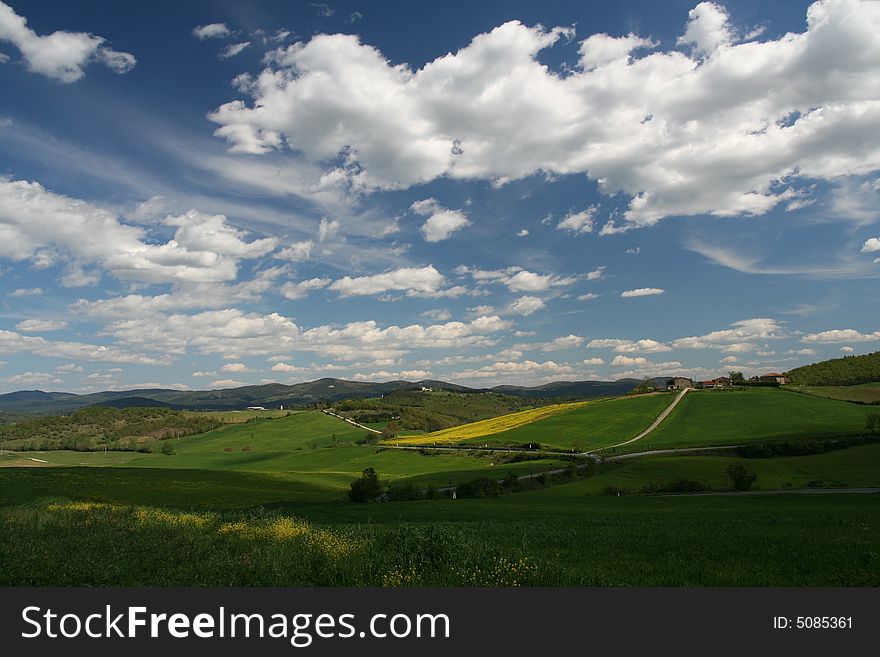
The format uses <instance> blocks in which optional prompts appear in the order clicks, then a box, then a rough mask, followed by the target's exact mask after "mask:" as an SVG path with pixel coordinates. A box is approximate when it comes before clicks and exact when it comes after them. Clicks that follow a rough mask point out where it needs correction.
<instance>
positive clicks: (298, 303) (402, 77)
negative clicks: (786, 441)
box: [0, 0, 880, 392]
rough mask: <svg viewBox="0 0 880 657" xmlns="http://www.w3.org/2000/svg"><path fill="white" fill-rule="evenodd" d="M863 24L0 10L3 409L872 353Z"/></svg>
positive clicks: (678, 5)
mask: <svg viewBox="0 0 880 657" xmlns="http://www.w3.org/2000/svg"><path fill="white" fill-rule="evenodd" d="M878 208H880V3H878V2H876V1H861V2H858V1H856V0H825V1H823V2H816V3H812V4H810V3H807V2H786V3H776V2H759V1H757V0H755V1H750V2H735V3H734V2H730V3H727V4H714V3H708V2H704V3H699V4H698V3H696V2H678V1H668V2H620V3H569V2H540V3H537V2H503V3H502V2H481V3H455V2H449V3H442V4H439V3H413V2H383V3H357V2H352V3H339V2H336V3H330V4H319V3H309V2H299V3H296V2H249V3H239V2H188V3H173V2H152V3H126V4H125V5H124V6H120V5H119V3H110V2H88V3H65V2H47V1H40V2H32V1H26V0H13V1H11V2H10V1H7V0H3V1H0V391H10V390H17V389H29V388H40V389H44V390H48V389H52V390H67V391H73V392H88V391H96V390H104V389H114V388H129V387H136V386H147V385H149V386H155V385H160V386H168V387H180V388H193V389H205V388H219V387H231V386H236V385H243V384H252V383H262V382H268V381H278V382H284V383H294V382H300V381H307V380H312V379H315V378H320V377H323V376H333V377H339V378H353V379H362V380H376V381H381V380H390V379H397V378H404V379H409V380H418V379H422V378H436V379H444V380H450V381H455V382H459V383H463V384H466V385H475V386H491V385H497V384H502V383H505V384H506V383H513V384H540V383H544V382H547V381H554V380H564V379H569V380H575V379H577V380H581V379H617V378H622V377H624V376H632V377H643V376H654V375H660V374H684V375H689V376H693V377H695V378H698V379H704V378H710V377H712V376H716V375H719V374H722V373H724V372H726V371H728V370H730V369H738V370H742V371H743V372H745V373H746V374H747V375H750V374H753V373H763V372H769V371H784V370H786V369H791V368H792V367H795V366H797V365H800V364H804V363H809V362H814V361H817V360H823V359H826V358H833V357H839V356H841V355H845V354H859V353H868V352H871V351H874V350H876V349H877V347H878V343H880V313H878V312H877V307H878V296H880V295H878V289H880V286H878V274H880V210H878Z"/></svg>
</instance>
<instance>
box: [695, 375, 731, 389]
mask: <svg viewBox="0 0 880 657" xmlns="http://www.w3.org/2000/svg"><path fill="white" fill-rule="evenodd" d="M700 385H702V386H703V387H704V388H729V387H730V379H729V378H728V377H726V376H719V377H718V378H716V379H709V380H708V381H700Z"/></svg>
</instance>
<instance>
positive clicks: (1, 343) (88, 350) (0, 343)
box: [0, 330, 169, 365]
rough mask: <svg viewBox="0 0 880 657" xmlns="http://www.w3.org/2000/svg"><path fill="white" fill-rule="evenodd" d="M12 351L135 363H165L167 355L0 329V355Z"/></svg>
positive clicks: (51, 356) (12, 352)
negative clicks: (64, 340)
mask: <svg viewBox="0 0 880 657" xmlns="http://www.w3.org/2000/svg"><path fill="white" fill-rule="evenodd" d="M15 353H32V354H36V355H38V356H45V357H47V358H68V359H71V360H85V361H95V362H105V363H130V364H139V365H164V364H167V363H168V362H169V359H168V358H167V356H149V355H146V354H139V353H134V352H130V351H126V350H124V349H120V348H117V347H107V346H105V345H96V344H85V343H82V342H61V341H58V342H56V341H52V340H47V339H45V338H43V337H39V336H31V335H22V334H20V333H16V332H15V331H3V330H0V354H15Z"/></svg>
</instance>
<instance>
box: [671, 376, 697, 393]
mask: <svg viewBox="0 0 880 657" xmlns="http://www.w3.org/2000/svg"><path fill="white" fill-rule="evenodd" d="M693 387H694V382H693V380H691V379H688V378H685V377H683V376H675V377H672V378H671V379H669V380H668V381H667V382H666V389H667V390H684V389H685V388H693Z"/></svg>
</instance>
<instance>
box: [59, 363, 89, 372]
mask: <svg viewBox="0 0 880 657" xmlns="http://www.w3.org/2000/svg"><path fill="white" fill-rule="evenodd" d="M55 371H56V372H58V373H59V374H80V373H82V372H84V371H85V370H83V367H82V365H76V364H75V363H68V364H67V365H59V366H58V367H56V368H55Z"/></svg>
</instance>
